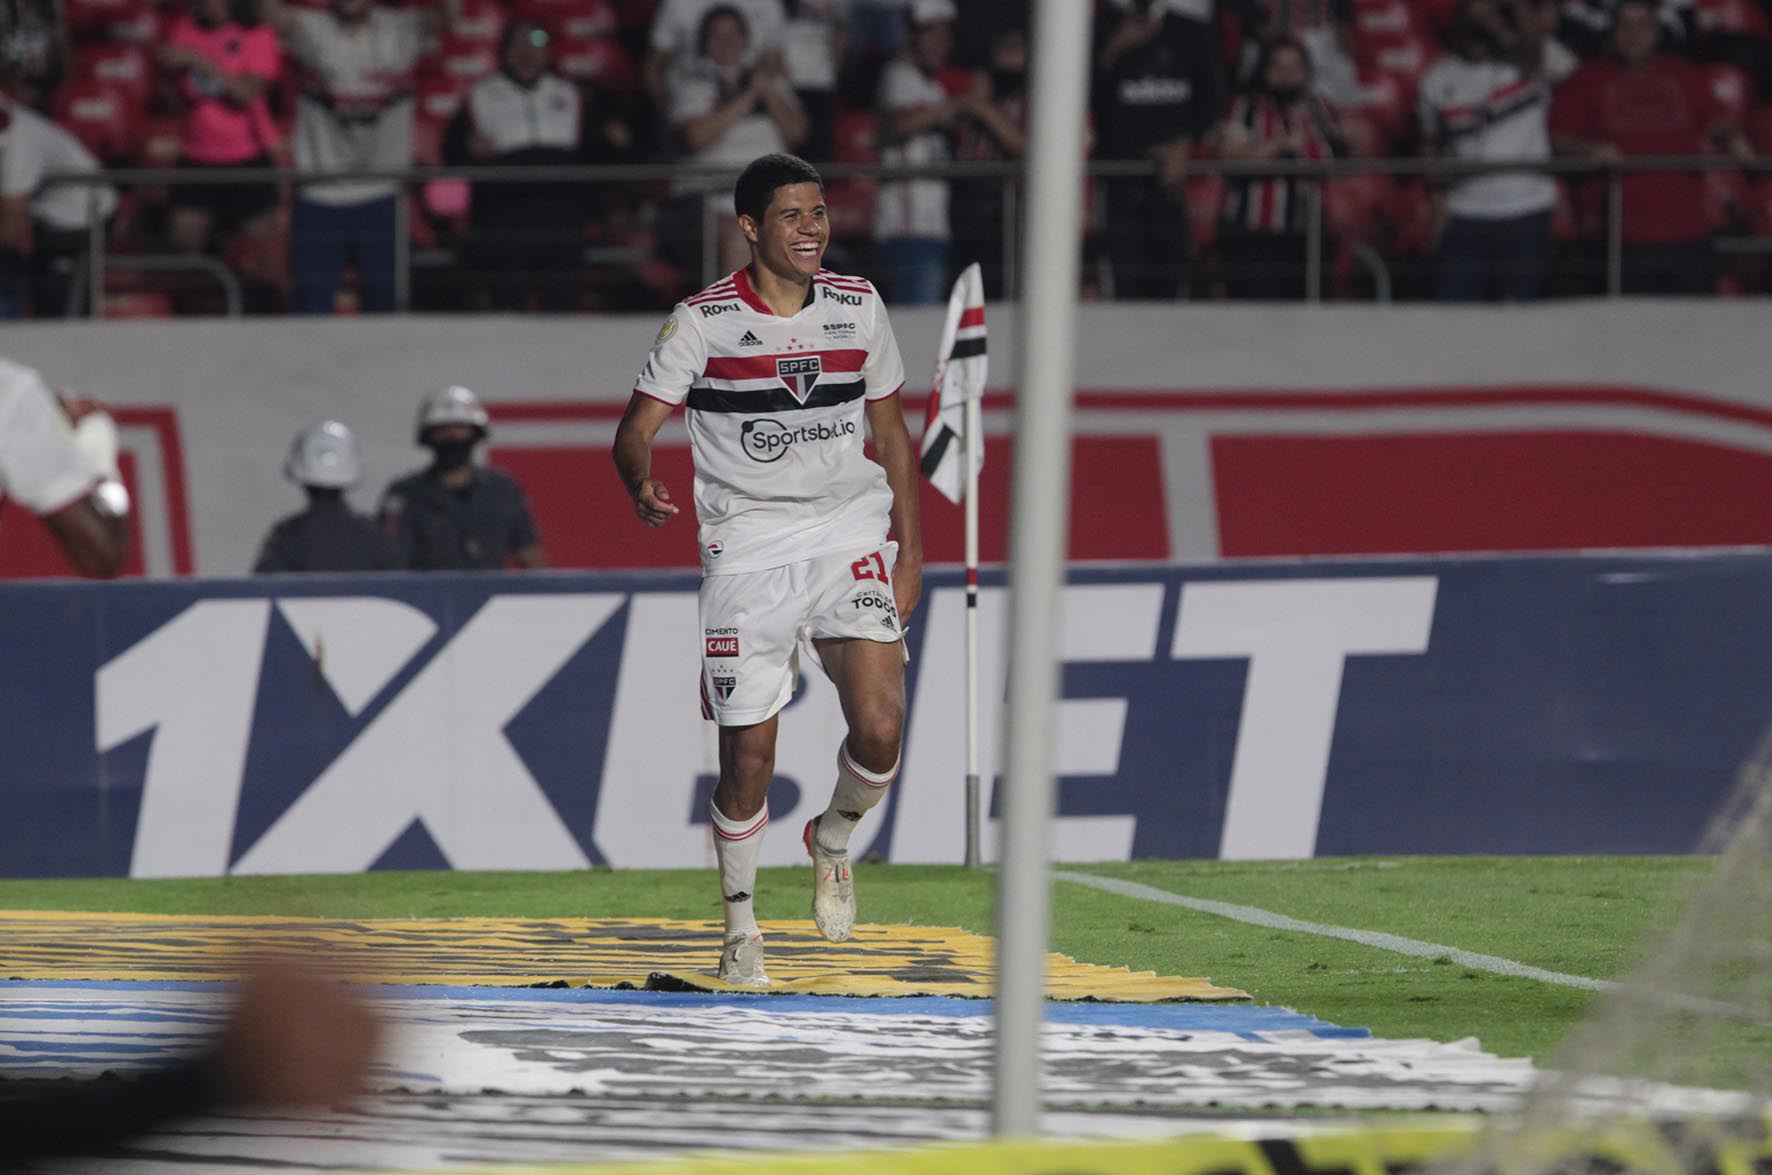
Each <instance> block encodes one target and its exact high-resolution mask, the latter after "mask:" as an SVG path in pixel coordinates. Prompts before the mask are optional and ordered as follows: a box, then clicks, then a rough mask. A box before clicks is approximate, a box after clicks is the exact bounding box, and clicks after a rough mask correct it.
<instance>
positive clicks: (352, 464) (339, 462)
mask: <svg viewBox="0 0 1772 1175" xmlns="http://www.w3.org/2000/svg"><path fill="white" fill-rule="evenodd" d="M283 472H284V473H286V474H288V475H289V480H290V481H293V482H295V483H296V484H297V485H304V486H315V487H318V488H321V489H333V490H342V489H348V488H349V487H351V486H354V485H356V484H357V479H358V478H360V477H362V476H363V446H362V445H360V444H358V443H357V434H356V433H354V432H352V431H351V430H350V429H348V428H346V427H345V426H344V425H342V424H340V423H339V422H338V421H336V420H322V421H321V422H320V423H319V424H310V425H309V426H308V427H306V428H304V429H302V430H301V433H300V435H298V436H297V437H296V438H295V444H293V445H291V446H289V460H288V461H286V462H284V464H283Z"/></svg>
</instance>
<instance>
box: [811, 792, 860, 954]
mask: <svg viewBox="0 0 1772 1175" xmlns="http://www.w3.org/2000/svg"><path fill="white" fill-rule="evenodd" d="M818 821H819V817H817V816H814V817H813V818H812V819H810V820H808V821H807V822H806V832H805V837H804V839H805V841H806V855H807V856H809V857H811V858H812V920H813V921H814V922H816V923H817V924H818V932H819V933H820V934H822V935H824V936H825V938H827V939H829V940H830V941H831V942H848V941H849V936H850V935H851V934H853V933H855V877H854V875H853V874H852V873H850V871H849V854H848V853H847V852H842V853H831V852H826V851H825V850H824V848H823V847H822V846H820V845H819V843H818V835H817V834H818Z"/></svg>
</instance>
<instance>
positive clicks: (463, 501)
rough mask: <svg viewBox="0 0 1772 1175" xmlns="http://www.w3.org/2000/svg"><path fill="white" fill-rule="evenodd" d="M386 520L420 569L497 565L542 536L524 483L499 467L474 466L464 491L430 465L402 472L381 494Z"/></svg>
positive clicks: (408, 560)
mask: <svg viewBox="0 0 1772 1175" xmlns="http://www.w3.org/2000/svg"><path fill="white" fill-rule="evenodd" d="M381 521H382V527H383V528H384V529H385V530H386V531H387V533H388V534H389V535H390V536H391V537H392V538H393V540H394V545H395V546H396V547H397V548H399V551H400V556H401V563H402V566H405V567H409V568H411V569H413V570H415V571H439V570H495V569H497V568H501V567H503V566H505V564H506V561H507V560H508V559H509V557H510V556H511V554H512V553H513V552H516V551H520V550H522V549H523V548H524V547H533V546H535V545H536V543H537V542H538V541H539V540H538V539H537V537H536V532H535V522H534V520H532V519H531V518H530V516H529V503H528V501H526V500H525V499H524V497H523V490H522V488H521V487H520V486H518V485H517V480H516V479H515V478H513V477H512V476H511V475H510V474H508V473H505V472H504V471H503V470H499V469H486V468H477V469H475V470H474V480H473V481H472V482H471V483H469V484H468V485H467V486H465V487H464V488H462V489H459V490H452V489H447V488H445V487H444V485H443V483H442V482H441V481H439V480H438V479H437V477H436V475H435V474H434V473H432V472H431V471H430V470H428V469H427V470H423V471H421V472H419V473H414V474H410V475H408V476H406V477H403V478H401V479H400V480H399V481H397V482H395V483H394V484H393V485H391V486H389V487H388V491H387V493H386V494H384V495H383V496H382V505H381Z"/></svg>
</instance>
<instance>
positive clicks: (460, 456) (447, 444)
mask: <svg viewBox="0 0 1772 1175" xmlns="http://www.w3.org/2000/svg"><path fill="white" fill-rule="evenodd" d="M431 452H432V453H434V454H436V458H437V461H436V468H437V469H439V470H441V471H443V472H444V473H448V472H450V471H451V470H455V469H460V468H461V467H462V466H464V465H466V464H467V463H468V462H469V461H472V460H473V459H474V442H473V441H444V442H443V443H442V444H438V445H432V446H431Z"/></svg>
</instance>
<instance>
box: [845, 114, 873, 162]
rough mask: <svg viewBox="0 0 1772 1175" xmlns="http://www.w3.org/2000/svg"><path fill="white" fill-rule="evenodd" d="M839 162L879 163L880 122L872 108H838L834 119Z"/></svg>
mask: <svg viewBox="0 0 1772 1175" xmlns="http://www.w3.org/2000/svg"><path fill="white" fill-rule="evenodd" d="M834 123H835V129H834V132H833V133H834V135H835V137H836V140H837V144H836V152H837V162H838V163H877V162H879V159H880V148H879V133H880V132H879V124H878V121H877V119H876V118H875V116H874V112H873V111H871V110H847V109H843V110H838V111H837V117H836V119H835V120H834Z"/></svg>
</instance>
